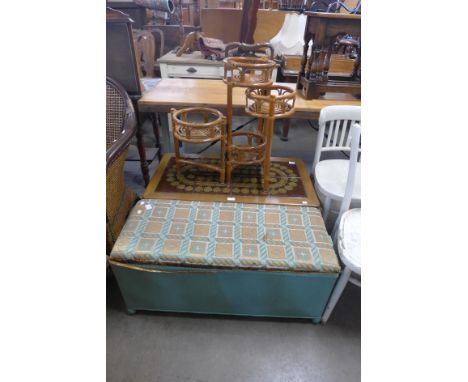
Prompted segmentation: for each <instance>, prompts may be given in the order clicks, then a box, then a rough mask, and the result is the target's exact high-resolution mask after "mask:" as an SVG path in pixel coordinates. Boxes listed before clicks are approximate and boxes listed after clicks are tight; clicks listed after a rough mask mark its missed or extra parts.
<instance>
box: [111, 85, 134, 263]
mask: <svg viewBox="0 0 468 382" xmlns="http://www.w3.org/2000/svg"><path fill="white" fill-rule="evenodd" d="M135 132H136V118H135V112H134V110H133V106H132V102H131V100H130V98H129V97H128V95H127V93H126V92H125V90H124V89H123V87H122V86H121V85H120V84H118V83H117V82H116V81H114V80H112V79H111V78H109V77H107V78H106V251H107V254H110V251H111V250H112V247H113V246H114V243H115V241H116V239H117V236H118V235H119V233H120V231H121V229H122V227H123V225H124V223H125V219H126V218H127V215H128V212H129V211H130V208H131V207H132V206H133V205H134V204H135V202H136V200H137V196H136V195H135V193H134V192H133V191H132V190H131V189H130V188H128V187H127V186H126V185H125V180H124V162H125V157H126V156H127V151H128V145H129V144H130V140H131V139H132V137H133V136H134V135H135Z"/></svg>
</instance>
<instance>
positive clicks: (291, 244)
mask: <svg viewBox="0 0 468 382" xmlns="http://www.w3.org/2000/svg"><path fill="white" fill-rule="evenodd" d="M109 263H110V265H111V267H112V270H113V273H114V275H115V277H116V279H117V282H118V284H119V288H120V290H121V292H122V296H123V298H124V300H125V304H126V306H127V310H128V311H129V313H134V312H135V311H136V310H140V309H141V310H157V311H173V312H191V313H208V314H233V315H248V316H269V317H301V318H308V319H312V320H313V321H314V322H320V320H321V317H322V313H323V311H324V309H325V305H326V303H327V301H328V299H329V296H330V294H331V291H332V289H333V286H334V284H335V281H336V279H337V276H338V273H339V271H340V266H339V264H338V259H337V257H336V254H335V252H334V250H333V247H332V243H331V241H330V238H329V236H328V234H327V232H326V230H325V227H324V224H323V220H322V218H321V216H320V211H319V210H318V209H316V208H312V207H302V208H300V209H298V208H297V207H296V206H279V205H257V204H243V203H218V202H204V203H200V202H187V201H178V200H159V199H144V200H141V201H140V202H139V203H138V204H137V205H136V206H135V207H134V209H133V210H132V212H131V214H130V216H129V218H128V220H127V223H126V224H125V227H124V228H123V230H122V234H121V235H120V237H119V239H118V241H117V243H116V245H115V246H114V249H113V251H112V253H111V256H110V260H109Z"/></svg>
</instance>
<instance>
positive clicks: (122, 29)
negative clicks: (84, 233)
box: [106, 7, 161, 184]
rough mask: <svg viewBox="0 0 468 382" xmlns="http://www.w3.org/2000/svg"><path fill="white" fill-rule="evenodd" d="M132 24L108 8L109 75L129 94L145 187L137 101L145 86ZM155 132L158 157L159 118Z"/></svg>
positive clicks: (146, 179)
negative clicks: (134, 112)
mask: <svg viewBox="0 0 468 382" xmlns="http://www.w3.org/2000/svg"><path fill="white" fill-rule="evenodd" d="M132 23H133V20H132V19H131V18H130V17H129V16H128V15H126V14H125V13H123V12H120V11H117V10H114V9H111V8H109V7H108V8H106V74H107V76H108V77H111V78H113V79H115V80H116V81H118V82H119V83H120V84H121V85H122V87H123V88H124V89H125V90H126V92H127V93H128V94H129V96H130V99H131V100H132V102H133V104H134V107H135V110H136V118H137V131H136V138H137V147H138V153H139V156H140V164H141V171H142V174H143V179H144V181H145V184H148V182H149V173H148V162H147V160H146V152H145V147H144V143H143V134H142V131H141V122H142V120H141V119H140V113H139V110H138V104H137V101H138V99H139V98H140V97H141V95H142V94H143V90H144V89H143V86H142V83H141V81H140V69H139V61H138V59H137V54H136V49H135V44H134V38H133V30H132ZM151 122H152V124H153V132H154V134H155V138H156V148H157V152H158V155H161V154H160V147H159V126H158V120H157V118H152V119H151Z"/></svg>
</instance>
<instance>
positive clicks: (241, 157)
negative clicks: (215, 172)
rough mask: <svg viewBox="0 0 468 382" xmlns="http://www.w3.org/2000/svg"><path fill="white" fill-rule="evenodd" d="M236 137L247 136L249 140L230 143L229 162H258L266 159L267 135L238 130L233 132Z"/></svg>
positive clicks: (236, 163) (247, 163)
mask: <svg viewBox="0 0 468 382" xmlns="http://www.w3.org/2000/svg"><path fill="white" fill-rule="evenodd" d="M235 137H245V138H246V139H247V142H246V143H244V144H242V143H236V144H234V143H231V144H230V145H229V147H228V150H229V152H230V160H229V162H230V163H231V165H232V166H238V165H249V164H258V163H262V162H263V160H264V159H265V149H266V143H267V142H266V137H265V136H264V135H263V134H260V133H256V132H251V131H245V132H241V131H238V132H235V133H233V134H232V138H233V140H234V138H235ZM254 141H255V143H254Z"/></svg>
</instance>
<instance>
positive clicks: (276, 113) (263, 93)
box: [245, 85, 296, 118]
mask: <svg viewBox="0 0 468 382" xmlns="http://www.w3.org/2000/svg"><path fill="white" fill-rule="evenodd" d="M295 103H296V90H293V89H291V88H289V87H288V86H283V85H270V86H263V87H255V88H249V89H247V90H246V91H245V112H246V113H247V114H248V115H251V116H253V117H259V118H267V117H271V118H284V117H288V116H290V115H292V114H293V113H294V107H295Z"/></svg>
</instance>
